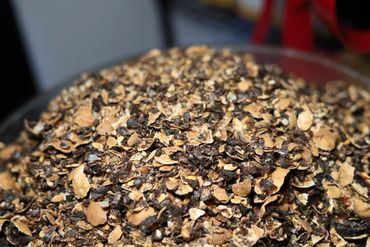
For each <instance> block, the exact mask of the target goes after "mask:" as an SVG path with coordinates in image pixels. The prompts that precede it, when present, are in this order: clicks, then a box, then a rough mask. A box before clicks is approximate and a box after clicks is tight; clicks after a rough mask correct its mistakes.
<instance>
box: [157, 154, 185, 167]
mask: <svg viewBox="0 0 370 247" xmlns="http://www.w3.org/2000/svg"><path fill="white" fill-rule="evenodd" d="M154 160H155V161H157V162H158V163H161V164H163V165H173V164H177V163H179V162H178V161H176V160H173V159H171V158H170V156H168V155H167V154H162V155H161V156H159V157H154Z"/></svg>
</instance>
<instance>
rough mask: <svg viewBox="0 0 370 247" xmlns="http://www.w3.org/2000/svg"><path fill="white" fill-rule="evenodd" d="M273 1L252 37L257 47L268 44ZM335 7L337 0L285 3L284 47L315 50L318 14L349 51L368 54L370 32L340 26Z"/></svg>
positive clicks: (299, 0)
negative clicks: (314, 16)
mask: <svg viewBox="0 0 370 247" xmlns="http://www.w3.org/2000/svg"><path fill="white" fill-rule="evenodd" d="M272 1H273V0H265V4H264V8H263V11H262V15H261V17H260V19H259V20H258V23H257V25H256V28H255V30H254V32H253V34H252V41H253V42H254V43H256V44H261V43H263V42H264V41H265V40H266V36H267V34H266V33H267V30H268V27H269V23H270V21H271V14H272V9H273V2H272ZM336 4H337V1H336V0H286V1H285V7H284V16H283V18H284V19H283V26H282V44H283V46H285V47H290V48H296V49H301V50H312V49H313V47H314V36H313V30H312V21H311V15H312V14H315V15H316V16H317V17H318V18H319V19H321V20H322V21H323V22H324V23H325V24H326V25H327V26H329V28H330V30H331V31H332V32H333V33H334V34H335V35H336V36H337V37H338V39H339V40H340V41H341V42H342V43H343V44H344V45H345V46H346V47H348V48H349V49H351V50H353V51H355V52H358V53H369V52H370V30H357V29H354V28H351V27H347V26H342V25H340V23H339V20H338V14H337V6H336Z"/></svg>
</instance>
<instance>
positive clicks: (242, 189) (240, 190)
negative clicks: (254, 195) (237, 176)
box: [231, 178, 252, 197]
mask: <svg viewBox="0 0 370 247" xmlns="http://www.w3.org/2000/svg"><path fill="white" fill-rule="evenodd" d="M231 189H232V191H233V192H234V194H235V195H238V196H243V197H244V196H247V195H248V194H249V193H250V192H251V189H252V183H251V180H250V179H248V178H246V179H244V181H243V182H239V183H235V184H233V185H232V186H231Z"/></svg>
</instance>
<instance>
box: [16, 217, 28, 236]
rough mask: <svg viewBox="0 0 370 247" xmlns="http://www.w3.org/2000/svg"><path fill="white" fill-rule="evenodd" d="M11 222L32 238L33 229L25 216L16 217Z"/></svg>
mask: <svg viewBox="0 0 370 247" xmlns="http://www.w3.org/2000/svg"><path fill="white" fill-rule="evenodd" d="M11 222H12V223H13V224H14V225H15V226H16V227H17V229H18V230H19V231H20V232H21V233H24V234H26V235H28V236H32V232H31V229H30V228H29V226H28V224H27V218H26V217H24V216H19V215H16V216H14V217H13V218H12V219H11Z"/></svg>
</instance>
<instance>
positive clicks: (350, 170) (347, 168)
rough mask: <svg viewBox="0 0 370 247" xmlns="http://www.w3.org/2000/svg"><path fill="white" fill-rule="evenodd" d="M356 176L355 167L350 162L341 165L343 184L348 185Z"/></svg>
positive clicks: (340, 172) (340, 177)
mask: <svg viewBox="0 0 370 247" xmlns="http://www.w3.org/2000/svg"><path fill="white" fill-rule="evenodd" d="M354 176H355V168H354V167H353V166H351V165H349V164H348V163H346V162H345V163H343V164H340V165H339V183H340V185H341V186H347V185H350V184H352V182H353V178H354Z"/></svg>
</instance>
